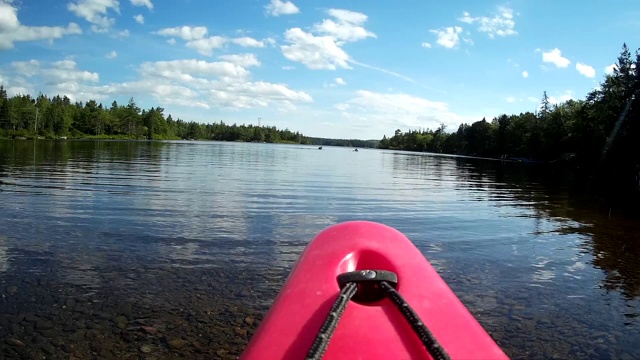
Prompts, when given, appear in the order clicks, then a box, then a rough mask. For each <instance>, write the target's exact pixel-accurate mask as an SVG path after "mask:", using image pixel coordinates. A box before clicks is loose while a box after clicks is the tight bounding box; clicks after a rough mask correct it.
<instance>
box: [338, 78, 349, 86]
mask: <svg viewBox="0 0 640 360" xmlns="http://www.w3.org/2000/svg"><path fill="white" fill-rule="evenodd" d="M335 81H336V84H338V85H347V82H346V81H344V79H343V78H336V80H335Z"/></svg>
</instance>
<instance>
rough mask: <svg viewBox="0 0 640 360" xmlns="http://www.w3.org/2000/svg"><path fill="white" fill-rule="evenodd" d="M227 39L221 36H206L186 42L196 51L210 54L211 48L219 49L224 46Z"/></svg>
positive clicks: (211, 52) (206, 54)
mask: <svg viewBox="0 0 640 360" xmlns="http://www.w3.org/2000/svg"><path fill="white" fill-rule="evenodd" d="M227 41H228V39H227V38H225V37H223V36H211V37H208V38H203V39H198V40H193V41H189V42H187V47H189V48H192V49H195V50H196V51H197V52H198V53H200V54H202V55H205V56H211V55H212V54H213V49H219V48H221V47H223V46H224V44H226V43H227Z"/></svg>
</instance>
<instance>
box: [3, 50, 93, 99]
mask: <svg viewBox="0 0 640 360" xmlns="http://www.w3.org/2000/svg"><path fill="white" fill-rule="evenodd" d="M11 67H12V68H13V69H14V71H15V73H16V74H21V76H26V77H28V78H34V79H33V81H34V82H36V83H38V84H39V85H38V87H39V88H40V90H43V91H44V90H51V91H52V92H53V93H55V94H60V95H67V96H68V97H69V98H70V99H72V100H74V99H77V98H82V99H83V100H88V99H91V98H93V97H91V96H94V95H96V96H99V94H96V92H94V91H87V89H90V88H94V87H95V84H96V83H97V82H98V81H99V80H100V77H99V75H98V73H95V72H90V71H85V70H79V69H78V68H77V65H76V62H75V61H73V60H69V59H67V60H62V61H57V62H54V63H52V64H50V66H43V64H41V63H40V62H39V61H37V60H30V61H24V62H13V63H11ZM11 83H13V84H16V85H17V86H14V89H13V90H12V91H14V92H16V93H22V94H32V95H34V94H33V91H32V90H33V89H32V88H33V86H31V85H30V84H29V83H27V82H26V81H24V80H23V79H21V78H14V79H13V81H12V82H11ZM43 87H45V89H43ZM45 92H46V91H45Z"/></svg>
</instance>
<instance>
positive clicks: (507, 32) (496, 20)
mask: <svg viewBox="0 0 640 360" xmlns="http://www.w3.org/2000/svg"><path fill="white" fill-rule="evenodd" d="M458 20H460V21H462V22H463V23H467V24H478V25H479V27H478V31H480V32H484V33H487V34H488V35H489V37H490V38H492V39H493V38H495V37H496V36H500V37H505V36H511V35H517V34H518V32H517V31H516V30H515V26H516V23H515V21H514V20H513V10H512V9H509V8H507V7H499V8H498V14H497V15H495V16H494V17H492V18H489V17H486V16H480V17H472V16H471V15H470V14H469V13H468V12H464V13H463V16H462V17H461V18H460V19H458Z"/></svg>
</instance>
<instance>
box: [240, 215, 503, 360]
mask: <svg viewBox="0 0 640 360" xmlns="http://www.w3.org/2000/svg"><path fill="white" fill-rule="evenodd" d="M370 269H376V270H386V271H391V272H393V273H395V274H397V279H398V281H397V285H396V290H397V291H398V292H399V293H400V294H401V295H402V297H404V299H405V300H406V301H407V303H408V304H409V305H410V306H411V307H412V308H413V310H414V311H415V312H416V313H417V314H418V315H419V317H420V318H421V319H422V321H423V322H424V324H425V325H426V326H427V328H428V329H429V330H430V331H431V332H432V333H433V335H434V336H435V338H436V339H437V340H438V342H439V343H440V344H441V345H442V347H443V348H444V349H445V350H446V352H447V353H448V354H449V355H450V356H451V358H452V359H506V358H507V357H506V355H505V354H504V353H503V352H502V350H501V349H500V347H499V346H498V345H497V344H496V343H495V342H494V341H493V339H492V338H491V337H490V336H489V335H488V334H487V333H486V331H485V330H484V329H483V328H482V326H481V325H480V324H479V323H478V322H477V320H476V319H475V318H474V317H473V315H471V313H470V312H469V311H468V310H467V308H466V307H465V306H464V305H463V304H462V302H461V301H460V300H459V299H458V298H457V297H456V295H455V294H454V293H453V291H452V290H451V289H450V288H449V286H448V285H447V284H446V283H445V282H444V280H443V279H442V278H441V277H440V275H438V273H437V272H436V271H435V269H434V268H433V267H432V266H431V264H429V262H428V261H427V259H426V258H425V257H424V256H423V255H422V253H421V252H420V251H419V250H418V249H417V248H416V247H415V246H414V245H413V243H411V241H410V240H409V239H407V238H406V237H405V236H404V235H403V234H402V233H400V232H399V231H397V230H395V229H393V228H391V227H388V226H386V225H383V224H379V223H374V222H366V221H352V222H346V223H342V224H338V225H334V226H331V227H329V228H327V229H325V230H323V231H322V232H320V233H319V234H318V235H317V236H316V237H315V238H314V239H313V240H312V241H311V243H309V245H307V247H306V249H305V250H304V252H303V253H302V255H301V256H300V258H299V259H298V262H297V263H296V264H295V266H294V267H293V269H292V271H291V273H290V275H289V277H288V278H287V281H286V282H285V284H284V286H283V287H282V289H281V291H280V293H279V294H278V296H277V298H276V299H275V301H274V303H273V305H272V307H271V309H270V310H269V312H268V313H267V315H266V317H265V319H264V320H263V322H262V323H261V325H260V327H259V328H258V330H257V331H256V333H255V334H254V336H253V337H252V339H251V342H250V343H249V345H248V346H247V348H246V349H245V351H244V352H243V354H242V356H241V357H240V358H241V359H303V358H304V357H305V356H306V354H307V352H308V351H309V348H310V347H311V345H312V344H313V342H314V340H315V338H316V336H317V334H318V331H319V329H320V327H321V326H322V324H323V322H324V321H325V318H326V317H327V314H328V313H329V311H330V309H331V306H332V305H333V303H334V301H335V300H336V297H337V296H338V294H339V293H340V287H339V285H338V281H337V277H338V275H340V274H343V273H347V272H351V271H356V270H370ZM324 358H325V359H431V356H430V355H429V353H428V352H427V350H426V349H425V347H424V346H423V345H422V343H421V341H420V339H419V337H418V335H416V333H415V332H414V330H413V329H412V328H411V326H410V324H409V323H408V322H407V321H406V320H405V319H404V318H403V316H402V314H401V313H400V312H399V311H398V309H397V308H396V307H395V306H394V305H393V304H392V303H391V301H390V300H389V299H387V298H384V299H382V300H378V301H375V302H371V303H365V302H355V301H350V302H349V304H348V306H347V307H346V310H345V311H344V313H343V315H342V317H341V319H340V321H339V323H338V326H337V328H336V329H335V332H334V334H333V336H332V337H331V341H330V343H329V345H328V348H327V350H326V353H325V355H324Z"/></svg>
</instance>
